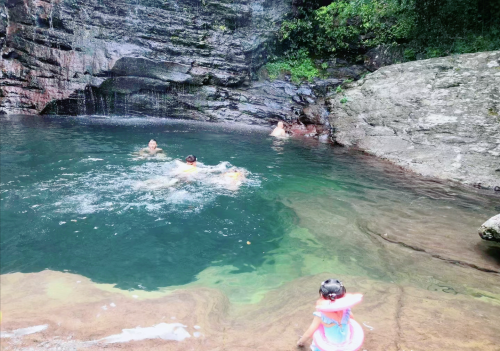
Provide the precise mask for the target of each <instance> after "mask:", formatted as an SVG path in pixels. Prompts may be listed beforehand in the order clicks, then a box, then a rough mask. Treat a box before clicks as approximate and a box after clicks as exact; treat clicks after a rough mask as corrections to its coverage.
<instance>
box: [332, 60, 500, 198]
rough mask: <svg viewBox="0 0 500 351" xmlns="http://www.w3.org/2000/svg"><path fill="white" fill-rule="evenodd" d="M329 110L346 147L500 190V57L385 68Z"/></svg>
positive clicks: (334, 101) (420, 170)
mask: <svg viewBox="0 0 500 351" xmlns="http://www.w3.org/2000/svg"><path fill="white" fill-rule="evenodd" d="M329 106H330V109H331V111H332V113H331V114H330V116H329V119H330V123H331V125H332V127H333V128H334V130H335V132H334V135H333V139H334V140H335V141H336V142H337V143H339V144H341V145H346V146H357V147H359V148H360V149H362V150H365V151H366V152H368V153H371V154H374V155H376V156H379V157H382V158H385V159H387V160H390V161H392V162H394V163H396V164H398V165H401V166H403V167H405V168H407V169H410V170H412V171H415V172H417V173H420V174H422V175H425V176H432V177H437V178H442V179H452V180H456V181H459V182H463V183H467V184H472V185H476V186H477V187H481V188H489V189H494V188H495V187H498V186H500V51H496V52H485V53H477V54H466V55H460V56H453V57H443V58H437V59H430V60H424V61H416V62H408V63H404V64H397V65H392V66H387V67H383V68H381V69H379V70H378V71H376V72H374V73H372V74H370V75H368V76H367V77H366V78H364V79H362V80H360V81H358V82H356V83H353V84H351V87H350V89H347V90H346V91H344V92H343V93H342V94H338V95H337V96H335V97H334V98H332V99H331V100H329ZM497 189H498V188H497Z"/></svg>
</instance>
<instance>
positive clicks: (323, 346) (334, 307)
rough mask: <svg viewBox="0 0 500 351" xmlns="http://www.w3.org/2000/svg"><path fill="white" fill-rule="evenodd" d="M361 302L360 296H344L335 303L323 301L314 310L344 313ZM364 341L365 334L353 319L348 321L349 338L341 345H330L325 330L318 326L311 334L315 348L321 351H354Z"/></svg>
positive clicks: (361, 296)
mask: <svg viewBox="0 0 500 351" xmlns="http://www.w3.org/2000/svg"><path fill="white" fill-rule="evenodd" d="M362 300H363V295H362V294H345V295H344V296H343V297H342V298H340V299H337V300H335V301H329V300H324V301H321V303H319V304H317V305H316V309H317V310H318V311H320V312H336V311H344V310H346V309H348V308H351V307H352V306H354V305H357V304H358V303H360V302H361V301H362ZM364 339H365V333H364V331H363V328H362V327H361V325H359V323H358V322H356V321H355V320H354V319H350V320H349V338H348V340H347V341H346V342H344V343H342V344H332V343H330V342H329V341H328V339H327V338H326V336H325V328H324V326H323V325H320V326H319V328H318V329H317V330H316V331H315V332H314V334H313V340H314V344H315V346H316V347H317V348H318V349H320V350H321V351H356V350H358V349H359V348H360V347H361V345H363V341H364Z"/></svg>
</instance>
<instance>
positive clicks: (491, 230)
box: [479, 214, 500, 241]
mask: <svg viewBox="0 0 500 351" xmlns="http://www.w3.org/2000/svg"><path fill="white" fill-rule="evenodd" d="M479 236H480V237H481V239H484V240H489V241H500V214H497V215H496V216H493V217H491V218H490V219H488V220H487V221H486V222H484V223H483V225H482V226H481V227H479Z"/></svg>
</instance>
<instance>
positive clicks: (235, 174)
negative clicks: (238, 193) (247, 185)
mask: <svg viewBox="0 0 500 351" xmlns="http://www.w3.org/2000/svg"><path fill="white" fill-rule="evenodd" d="M222 179H223V182H224V186H225V187H226V188H227V189H229V190H238V189H239V188H240V185H241V184H243V182H244V181H245V179H246V174H245V172H244V171H243V170H239V169H238V168H236V167H233V168H231V169H230V170H229V171H227V172H225V173H223V174H222Z"/></svg>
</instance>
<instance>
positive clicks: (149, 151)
mask: <svg viewBox="0 0 500 351" xmlns="http://www.w3.org/2000/svg"><path fill="white" fill-rule="evenodd" d="M160 154H163V155H164V154H165V152H164V151H163V149H160V148H159V147H158V143H157V142H156V140H155V139H151V140H150V141H149V143H148V147H145V148H143V149H141V150H140V151H139V155H141V156H146V155H148V156H155V155H160Z"/></svg>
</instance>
